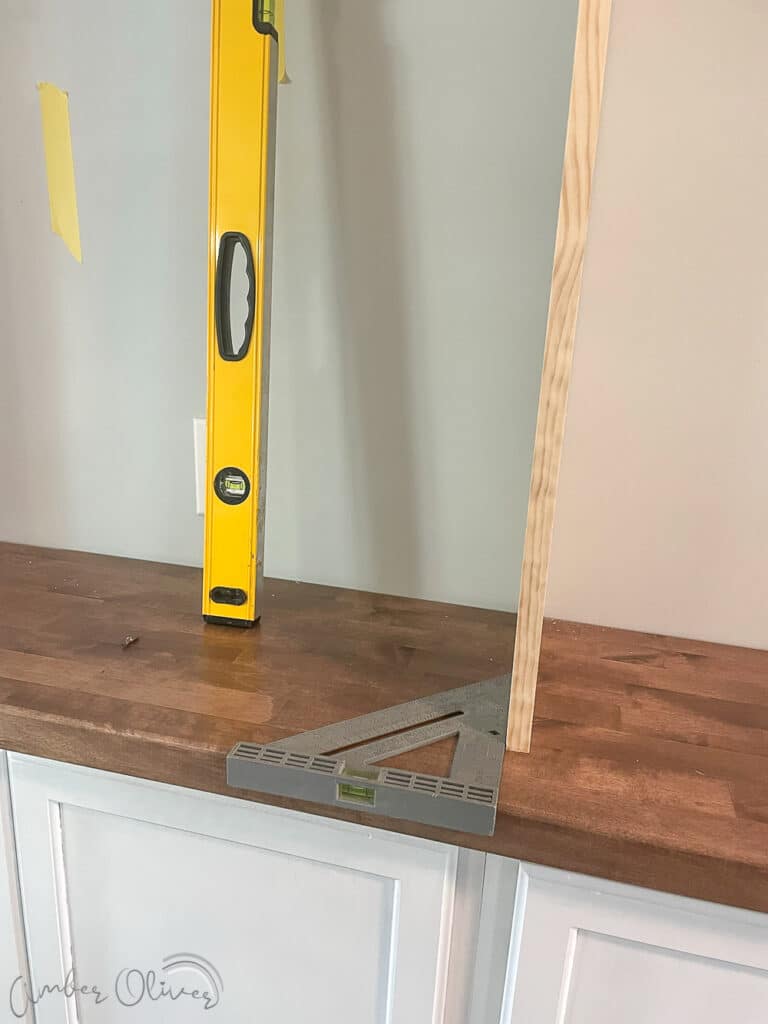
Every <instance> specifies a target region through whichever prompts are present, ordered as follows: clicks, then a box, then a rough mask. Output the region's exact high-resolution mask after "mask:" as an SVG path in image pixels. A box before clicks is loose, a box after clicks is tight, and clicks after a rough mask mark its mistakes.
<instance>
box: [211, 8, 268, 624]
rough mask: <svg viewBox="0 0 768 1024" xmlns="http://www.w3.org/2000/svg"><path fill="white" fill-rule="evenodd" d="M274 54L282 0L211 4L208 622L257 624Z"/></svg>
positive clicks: (263, 479)
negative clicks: (277, 11) (277, 9)
mask: <svg viewBox="0 0 768 1024" xmlns="http://www.w3.org/2000/svg"><path fill="white" fill-rule="evenodd" d="M277 71H278V48H277V30H276V27H275V0H213V25H212V34H211V140H210V161H211V163H210V209H209V215H210V221H209V225H210V227H209V248H208V414H207V418H208V441H207V468H206V487H207V494H206V505H205V560H204V569H203V615H204V616H205V619H206V620H207V621H208V622H223V623H227V624H230V625H235V626H251V625H253V623H254V622H255V621H256V620H257V619H258V618H259V615H260V614H261V582H262V575H263V557H264V499H265V484H266V453H267V389H268V382H269V321H270V301H271V262H272V208H273V191H274V162H275V113H276V110H275V107H276V97H277Z"/></svg>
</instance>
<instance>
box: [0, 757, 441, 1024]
mask: <svg viewBox="0 0 768 1024" xmlns="http://www.w3.org/2000/svg"><path fill="white" fill-rule="evenodd" d="M10 773H11V786H12V793H13V800H14V809H15V816H16V825H17V831H16V838H17V847H18V859H19V873H20V879H21V890H22V900H23V905H24V911H25V918H26V927H27V944H28V950H29V960H30V964H31V977H30V978H29V993H30V996H31V997H33V998H35V999H38V998H39V996H40V993H41V992H42V993H43V994H42V997H41V998H39V1001H38V1003H37V1007H36V1011H37V1017H36V1020H37V1024H64V1022H67V1024H71V1022H73V1021H77V1022H78V1024H112V1022H123V1021H141V1022H142V1024H143V1022H147V1024H151V1022H153V1021H158V1022H160V1021H162V1022H163V1024H176V1022H182V1021H183V1022H184V1024H189V1022H190V1021H194V1020H195V1019H196V1018H199V1019H200V1020H205V1021H208V1020H211V1021H214V1022H215V1021H216V1020H221V1021H226V1022H227V1024H236V1022H237V1024H239V1022H241V1021H242V1022H246V1021H254V1022H258V1021H275V1022H280V1024H309V1022H311V1024H345V1022H349V1024H366V1022H382V1024H384V1022H387V1024H420V1022H424V1024H432V1022H436V1021H442V1020H443V1019H447V1017H446V1018H444V999H445V996H444V993H445V990H446V974H447V962H448V953H449V938H450V932H451V922H452V915H453V906H454V895H455V888H456V873H457V863H458V855H457V851H456V850H455V849H454V848H453V847H450V846H443V845H440V844H437V843H431V842H427V841H423V840H418V839H411V838H408V837H402V836H396V835H391V834H388V833H386V832H383V831H379V830H375V829H369V828H363V827H360V826H356V825H351V824H347V823H343V822H332V821H330V820H328V819H323V818H320V817H314V816H311V815H305V814H298V813H294V812H288V811H281V810H278V809H275V808H267V807H264V806H260V805H258V804H254V803H250V802H247V801H241V800H235V799H229V798H225V797H218V796H213V795H208V794H201V793H198V792H194V791H190V790H184V789H179V788H176V787H171V786H165V785H160V784H158V783H150V782H146V781H143V780H138V779H132V778H127V777H124V776H119V775H112V774H110V773H105V772H97V771H93V770H89V769H83V768H76V767H72V766H68V765H62V764H58V763H54V762H47V761H41V760H38V759H35V758H29V757H23V756H20V755H10ZM458 902H461V901H460V900H459V901H458ZM68 975H69V976H70V979H71V978H72V976H73V975H74V983H72V984H71V986H70V988H74V989H77V990H79V991H76V992H74V993H71V992H70V989H67V988H66V984H65V982H66V979H67V976H68ZM53 985H58V986H60V987H61V986H63V987H65V989H66V991H65V992H64V993H62V992H61V991H58V990H54V991H49V990H47V989H45V986H53ZM16 996H17V1006H18V1007H19V1008H21V1006H22V1005H23V1002H24V990H23V989H22V988H21V987H19V989H18V990H17V992H16ZM174 997H175V998H174Z"/></svg>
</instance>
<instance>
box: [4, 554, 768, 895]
mask: <svg viewBox="0 0 768 1024" xmlns="http://www.w3.org/2000/svg"><path fill="white" fill-rule="evenodd" d="M199 593H200V573H199V572H198V571H197V570H195V569H187V568H181V567H178V566H171V565H158V564H152V563H148V562H139V561H132V560H128V559H120V558H107V557H104V556H101V555H90V554H82V553H70V552H60V551H53V550H47V549H42V548H31V547H23V546H20V545H14V544H0V747H4V748H7V749H9V750H16V751H22V752H24V753H29V754H35V755H38V756H40V757H49V758H54V759H58V760H62V761H69V762H73V763H76V764H83V765H90V766H92V767H94V768H101V769H106V770H110V771H115V772H123V773H126V774H128V775H138V776H143V777H145V778H149V779H156V780H158V781H162V782H168V783H174V784H177V785H182V786H189V787H192V788H196V789H200V790H205V791H210V792H216V793H224V794H230V795H237V796H241V797H244V798H246V799H251V800H255V801H261V802H264V803H273V804H277V805H280V806H285V807H293V808H296V809H299V810H304V811H309V812H312V813H317V814H324V815H326V816H328V817H339V818H346V819H348V820H352V821H359V822H363V823H365V824H368V825H373V826H375V827H378V828H382V827H383V828H390V829H392V830H394V831H399V832H406V833H410V834H416V835H422V836H426V837H428V838H431V839H437V840H441V841H445V842H452V843H458V844H460V845H464V846H470V847H474V848H477V849H483V850H487V851H489V852H491V853H496V854H503V855H505V856H508V857H519V858H521V859H524V860H530V861H534V862H536V863H540V864H548V865H552V866H555V867H559V868H565V869H569V870H574V871H581V872H585V873H587V874H592V875H598V876H602V877H605V878H611V879H616V880H619V881H624V882H632V883H636V884H639V885H646V886H649V887H652V888H656V889H662V890H667V891H670V892H675V893H680V894H682V895H687V896H695V897H699V898H702V899H709V900H716V901H719V902H723V903H730V904H733V905H736V906H743V907H750V908H752V909H754V910H761V911H768V653H766V652H761V651H751V650H745V649H742V648H735V647H725V646H719V645H713V644H705V643H698V642H695V641H689V640H675V639H671V638H669V637H663V636H650V635H646V634H640V633H630V632H622V631H619V630H613V629H603V628H600V627H595V626H582V625H575V624H572V623H562V622H549V623H547V628H546V630H545V636H544V646H543V652H542V659H541V670H540V677H539V691H538V700H537V708H536V722H535V728H534V735H533V749H532V753H531V754H528V755H526V754H512V753H510V754H508V755H507V759H506V763H505V767H504V777H503V784H502V794H501V806H500V812H499V816H498V821H497V827H496V833H495V835H494V836H492V837H490V838H486V837H479V836H468V835H463V834H459V833H455V832H448V831H441V830H438V829H430V828H426V827H423V826H419V825H415V824H409V823H407V822H398V821H393V820H387V819H384V818H378V817H372V816H366V815H364V814H362V813H360V812H356V811H349V812H347V811H341V810H337V809H333V808H326V807H318V806H313V805H309V804H305V803H302V802H300V801H291V800H281V799H278V798H274V797H268V796H261V795H259V794H255V793H246V792H242V791H233V790H230V789H228V788H227V786H226V784H225V777H224V759H225V755H226V753H227V751H228V750H229V749H230V748H231V747H232V746H233V744H234V743H235V742H237V741H238V740H253V741H255V742H269V741H273V740H277V739H279V738H281V737H283V736H288V735H290V734H292V733H294V732H299V731H301V730H304V729H312V728H317V727H318V726H320V725H326V724H329V723H331V722H336V721H339V720H340V719H344V718H350V717H352V716H354V715H359V714H364V713H365V712H367V711H372V710H375V709H377V708H383V707H387V706H388V705H392V704H397V703H400V702H401V701H405V700H410V699H412V698H414V697H417V696H422V695H426V694H429V693H434V692H437V691H439V690H443V689H447V688H449V687H451V686H459V685H461V684H463V683H466V682H473V681H476V680H480V679H484V678H488V677H489V676H494V675H500V674H502V673H503V672H504V671H508V670H509V666H510V664H511V657H512V642H513V641H512V638H513V634H514V618H513V616H511V615H508V614H505V613H501V612H492V611H481V610H477V609H472V608H461V607H456V606H452V605H441V604H434V603H429V602H425V601H413V600H408V599H404V598H397V597H386V596H380V595H373V594H365V593H359V592H357V591H350V590H339V589H335V588H333V587H322V586H312V585H308V584H300V583H289V582H285V581H278V580H269V581H267V584H266V604H265V611H264V618H263V621H262V624H261V625H260V626H259V627H258V628H256V629H254V630H237V629H228V628H226V627H216V626H205V625H204V624H203V623H202V621H201V618H200V613H199ZM129 635H130V636H138V637H139V639H138V641H137V642H136V643H134V644H131V645H130V646H128V647H124V646H123V642H124V640H125V638H126V637H127V636H129ZM409 758H410V761H409V764H410V765H411V766H412V767H413V768H415V769H417V770H421V771H428V772H429V771H434V772H438V773H439V772H442V771H443V770H444V768H445V763H444V762H445V756H444V751H442V752H441V751H440V750H439V749H437V748H436V749H435V750H434V751H430V750H428V749H425V750H424V751H421V752H418V753H414V754H412V755H409Z"/></svg>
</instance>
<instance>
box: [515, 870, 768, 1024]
mask: <svg viewBox="0 0 768 1024" xmlns="http://www.w3.org/2000/svg"><path fill="white" fill-rule="evenodd" d="M767 1015H768V918H767V917H766V916H765V915H762V914H755V913H752V912H750V911H746V910H736V909H732V908H728V907H721V906H717V905H715V904H708V903H703V902H700V901H697V900H689V899H685V898H683V897H677V896H668V895H665V894H662V893H658V892H651V891H649V890H646V889H639V888H635V887H633V886H627V885H617V884H614V883H610V882H602V881H600V880H599V879H593V878H586V877H584V876H580V875H571V874H567V873H565V872H561V871H552V870H549V869H546V868H539V867H532V866H530V865H523V866H522V867H521V868H520V872H519V877H518V882H517V898H516V908H515V924H514V927H513V929H512V944H511V947H510V958H509V971H508V977H507V989H506V998H505V1012H504V1013H503V1014H502V1020H504V1021H505V1022H510V1024H616V1022H617V1021H621V1024H680V1022H681V1021H696V1024H723V1022H724V1021H738V1024H764V1022H765V1021H766V1019H768V1016H767Z"/></svg>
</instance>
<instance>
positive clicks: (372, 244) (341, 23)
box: [317, 0, 422, 593]
mask: <svg viewBox="0 0 768 1024" xmlns="http://www.w3.org/2000/svg"><path fill="white" fill-rule="evenodd" d="M386 7H387V4H386V2H385V0H365V2H360V3H354V4H350V3H344V2H342V0H324V2H323V5H322V16H320V17H319V18H318V25H317V31H318V39H319V40H321V41H322V47H321V52H322V54H323V63H322V65H321V68H320V80H321V84H322V86H323V87H324V91H325V95H324V97H323V102H324V103H325V105H326V116H327V124H328V131H329V137H328V148H327V154H328V160H329V163H330V168H329V169H330V171H331V175H330V178H331V180H332V181H333V183H334V186H333V191H332V194H331V195H330V196H329V199H330V203H331V207H332V215H333V221H334V224H335V231H334V233H333V247H332V250H331V255H332V259H333V261H334V267H333V270H334V272H335V283H336V287H337V290H338V302H339V319H338V324H339V328H340V331H341V335H342V336H341V338H340V339H339V350H340V354H341V357H342V364H343V370H342V373H343V381H342V386H343V392H344V402H345V410H344V412H345V419H346V430H345V437H346V439H347V445H348V451H347V458H348V462H349V466H348V471H349V475H350V480H351V495H352V500H353V502H354V505H355V508H354V510H353V515H352V522H353V523H354V527H353V528H354V529H355V530H356V531H365V533H364V535H363V536H361V537H358V538H357V542H358V549H359V550H360V551H361V553H362V552H363V551H366V549H367V551H366V553H367V561H368V576H369V578H372V579H375V580H376V583H377V587H379V588H380V589H382V590H385V591H386V590H391V591H393V592H396V593H419V592H420V591H421V589H422V586H421V584H422V578H421V577H422V572H421V556H420V547H419V535H418V509H417V505H416V500H417V490H416V489H417V477H416V464H415V457H414V438H413V415H412V410H411V406H410V402H411V400H412V398H411V396H410V393H409V392H410V388H409V370H408V347H409V338H408V333H407V332H408V330H409V323H408V317H407V315H406V308H405V305H406V296H405V285H406V282H405V280H404V269H403V262H402V260H403V251H404V247H405V232H404V229H403V216H404V215H403V210H402V205H401V201H400V199H401V197H400V168H401V166H402V160H401V159H400V155H399V151H398V136H399V134H400V133H399V131H398V127H397V115H396V109H395V97H394V84H395V83H394V73H393V67H392V62H391V60H390V59H389V55H388V53H387V46H386V42H385V38H384V19H385V16H386ZM342 9H343V17H342ZM374 182H375V186H376V187H375V189H374V188H373V187H372V183H374ZM342 197H343V200H342Z"/></svg>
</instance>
